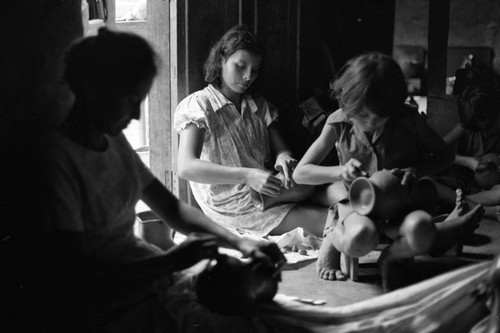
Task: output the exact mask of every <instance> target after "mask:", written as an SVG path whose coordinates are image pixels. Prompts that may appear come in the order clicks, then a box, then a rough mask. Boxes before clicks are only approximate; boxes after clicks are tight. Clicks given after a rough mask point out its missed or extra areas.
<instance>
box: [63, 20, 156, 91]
mask: <svg viewBox="0 0 500 333" xmlns="http://www.w3.org/2000/svg"><path fill="white" fill-rule="evenodd" d="M65 61H66V62H65V65H66V68H65V73H64V74H65V78H66V80H67V82H68V84H69V86H70V88H71V89H72V90H73V92H75V93H76V94H79V93H83V92H84V90H83V89H84V88H85V87H86V85H90V86H91V87H92V88H93V89H96V91H98V89H102V91H104V92H105V91H109V90H111V89H116V90H118V91H128V90H132V89H134V88H135V87H136V86H137V84H138V82H142V81H144V80H149V79H151V80H152V79H153V78H154V77H155V76H156V74H157V72H158V62H159V59H158V56H157V55H156V53H155V51H154V50H153V48H152V47H151V46H150V45H149V43H148V42H147V41H146V40H145V39H143V38H142V37H140V36H138V35H135V34H132V33H127V32H116V31H110V30H108V29H106V28H101V29H99V32H98V34H97V35H96V36H91V37H87V38H84V39H81V40H79V41H77V42H76V43H74V44H73V45H72V46H71V48H70V49H69V51H68V52H67V53H66V59H65Z"/></svg>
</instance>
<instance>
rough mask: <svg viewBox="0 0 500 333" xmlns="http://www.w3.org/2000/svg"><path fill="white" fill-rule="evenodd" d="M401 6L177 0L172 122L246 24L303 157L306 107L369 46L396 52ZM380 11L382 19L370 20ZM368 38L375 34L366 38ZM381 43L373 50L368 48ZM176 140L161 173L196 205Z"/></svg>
mask: <svg viewBox="0 0 500 333" xmlns="http://www.w3.org/2000/svg"><path fill="white" fill-rule="evenodd" d="M150 1H153V0H150ZM154 1H159V0H154ZM394 1H395V0H383V1H380V0H378V1H368V2H366V1H356V6H355V8H354V7H352V6H351V5H350V3H351V2H350V0H337V1H330V0H329V1H327V0H318V1H303V0H238V1H236V0H171V2H170V37H171V38H170V46H171V48H170V50H171V59H170V67H171V82H172V86H171V99H170V103H171V108H172V109H171V110H170V113H171V114H170V117H173V112H174V110H175V106H176V105H177V104H178V102H179V101H181V100H182V99H183V98H184V97H186V96H187V95H189V94H190V93H192V92H194V91H196V90H199V89H202V88H203V87H205V83H204V80H203V71H202V67H203V63H204V61H205V58H206V56H207V54H208V52H209V49H210V46H211V45H212V44H213V43H214V42H215V41H216V40H217V39H218V38H219V37H220V36H221V35H222V34H223V33H224V32H225V31H226V30H227V29H229V28H230V27H232V26H233V25H235V24H238V23H245V24H246V25H248V26H249V27H250V29H251V30H253V31H254V32H256V33H257V35H258V36H259V38H260V39H261V40H262V41H263V43H264V49H265V52H266V54H265V57H264V66H263V69H262V71H261V73H260V76H259V78H258V80H257V81H256V83H255V84H256V85H257V87H256V88H257V89H258V90H259V91H260V92H261V93H262V94H263V95H264V96H266V98H267V99H269V100H270V101H271V102H272V103H273V104H275V105H276V106H277V107H278V108H279V110H280V126H281V129H282V130H283V132H284V136H285V139H286V140H287V141H289V142H290V143H291V144H290V145H291V148H292V149H293V150H294V152H295V153H296V155H299V154H301V153H303V152H304V151H305V149H307V147H308V144H309V143H310V142H308V139H310V138H308V137H304V136H302V135H301V134H302V131H303V130H304V129H303V128H302V126H301V120H302V114H301V112H300V111H299V109H298V105H299V103H300V102H301V101H303V100H305V99H306V98H308V97H310V96H311V95H313V94H314V93H315V92H314V89H315V88H314V84H313V82H314V81H315V80H317V77H321V79H320V80H319V81H321V83H320V85H321V86H322V87H323V86H327V84H328V81H329V80H330V79H331V78H332V77H333V75H334V72H335V69H334V68H340V67H341V66H342V65H343V63H344V61H345V60H346V59H347V58H348V57H350V56H352V55H354V54H353V53H354V52H356V51H358V50H364V47H365V46H366V47H368V48H370V49H373V48H378V49H379V50H381V51H387V52H388V53H390V52H391V50H392V30H391V29H392V28H393V23H392V22H393V20H392V18H393V17H394ZM358 7H359V8H361V9H360V10H361V12H362V13H364V14H363V15H365V14H366V17H368V18H369V19H366V20H365V19H364V16H363V20H359V19H358V13H357V12H353V10H354V9H356V10H358V9H359V8H358ZM353 8H354V9H353ZM373 10H376V11H377V15H375V17H369V15H368V14H369V13H371V11H373ZM382 13H383V15H382ZM352 25H355V26H356V27H357V28H356V29H351V27H352ZM343 27H344V29H347V30H342V28H343ZM377 29H378V30H377ZM389 30H391V31H389ZM378 31H380V32H381V33H380V34H378ZM387 31H389V33H387ZM368 32H369V33H372V32H373V34H374V36H373V37H370V36H366V35H367V33H368ZM362 36H363V38H364V39H362V42H358V41H359V40H361V37H362ZM375 36H376V38H375ZM374 40H376V41H377V42H375V43H372V44H373V45H372V44H370V45H361V44H363V43H365V42H366V41H372V42H373V41H374ZM366 43H367V42H366ZM386 49H387V50H386ZM164 128H165V127H164ZM170 140H171V144H170V148H168V149H167V151H168V153H169V154H170V155H171V159H170V162H168V163H167V164H166V165H163V166H161V168H163V169H164V170H165V172H167V173H170V174H171V187H170V188H171V189H172V190H173V192H174V193H175V194H176V195H178V196H179V198H181V199H183V200H186V201H190V200H189V198H190V195H189V189H188V186H187V185H186V182H184V181H180V180H179V178H178V177H177V165H176V164H177V163H176V156H177V146H178V137H177V133H175V132H174V131H172V133H171V138H170ZM298 157H300V156H298ZM153 164H154V163H153ZM167 186H168V184H167Z"/></svg>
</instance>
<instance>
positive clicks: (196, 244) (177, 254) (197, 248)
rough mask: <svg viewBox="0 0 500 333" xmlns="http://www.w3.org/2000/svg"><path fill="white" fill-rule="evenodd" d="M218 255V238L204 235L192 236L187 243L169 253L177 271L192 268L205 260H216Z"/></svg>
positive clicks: (195, 234) (194, 234)
mask: <svg viewBox="0 0 500 333" xmlns="http://www.w3.org/2000/svg"><path fill="white" fill-rule="evenodd" d="M218 254H219V251H218V243H217V238H216V237H215V236H214V235H210V234H202V233H192V234H190V235H189V236H188V238H187V239H186V240H185V241H183V242H182V243H180V244H179V245H177V246H175V247H173V248H171V249H170V250H169V251H168V252H167V255H170V256H171V257H172V260H173V261H174V262H175V269H176V270H182V269H185V268H188V267H191V266H193V265H194V264H196V263H198V262H199V261H201V260H203V259H209V258H215V257H216V256H217V255H218Z"/></svg>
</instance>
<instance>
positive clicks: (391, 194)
mask: <svg viewBox="0 0 500 333" xmlns="http://www.w3.org/2000/svg"><path fill="white" fill-rule="evenodd" d="M401 179H402V177H401V176H399V175H395V174H393V173H392V172H391V171H389V170H385V169H384V170H380V171H377V172H375V173H374V174H373V175H371V176H370V177H369V178H367V177H359V178H356V179H355V180H354V181H353V182H352V184H351V187H350V189H349V199H350V201H351V205H352V207H353V209H354V211H356V212H357V213H358V214H360V215H369V216H371V217H372V218H375V219H390V218H393V217H396V216H398V215H400V214H402V213H403V212H404V211H405V209H406V208H407V207H408V205H409V202H410V193H411V189H409V188H407V187H404V186H402V185H401Z"/></svg>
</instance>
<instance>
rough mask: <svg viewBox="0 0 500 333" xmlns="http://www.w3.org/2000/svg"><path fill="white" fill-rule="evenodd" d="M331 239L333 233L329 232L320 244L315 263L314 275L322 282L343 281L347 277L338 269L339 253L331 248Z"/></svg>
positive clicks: (333, 247)
mask: <svg viewBox="0 0 500 333" xmlns="http://www.w3.org/2000/svg"><path fill="white" fill-rule="evenodd" d="M331 237H333V232H330V233H329V234H328V235H327V236H326V237H325V238H323V242H321V247H320V248H319V254H318V260H317V261H316V274H318V276H319V277H320V278H321V279H323V280H331V281H333V280H338V281H345V280H347V277H346V276H345V275H344V273H342V270H341V269H340V252H339V251H338V250H337V249H336V248H335V246H333V243H332V239H331Z"/></svg>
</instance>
